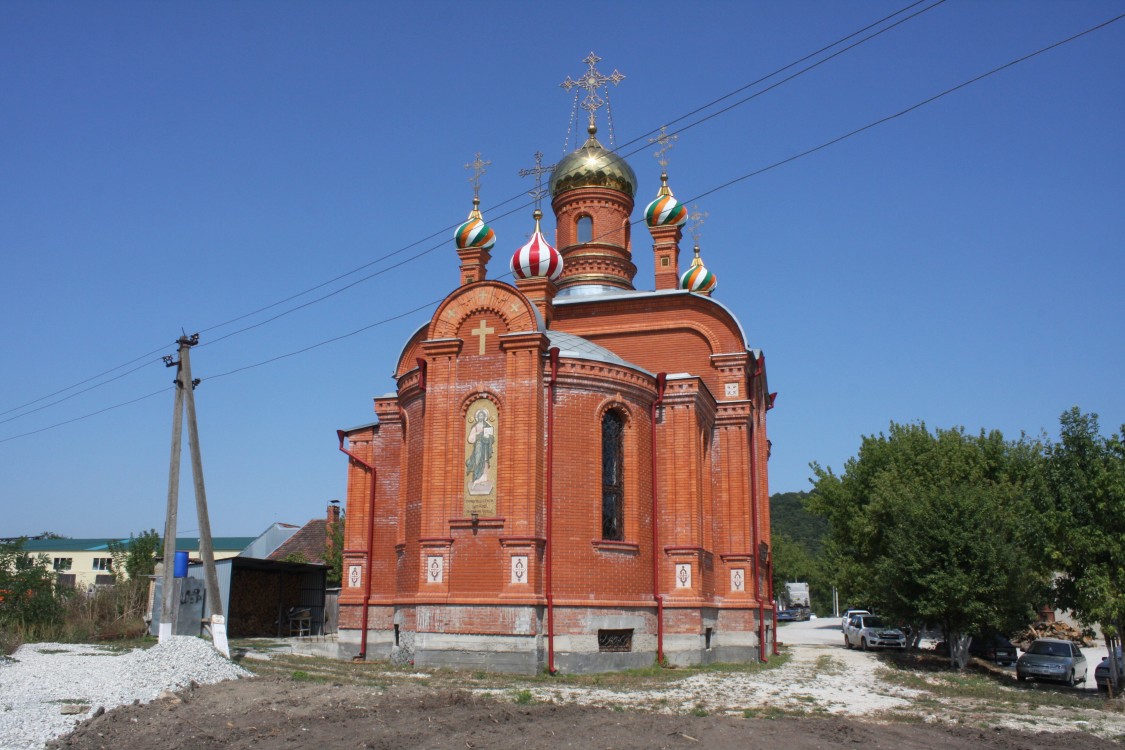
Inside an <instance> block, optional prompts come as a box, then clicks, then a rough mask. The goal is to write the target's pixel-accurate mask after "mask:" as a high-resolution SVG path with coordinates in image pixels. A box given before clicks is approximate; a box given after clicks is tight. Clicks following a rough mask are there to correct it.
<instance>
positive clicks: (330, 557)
mask: <svg viewBox="0 0 1125 750" xmlns="http://www.w3.org/2000/svg"><path fill="white" fill-rule="evenodd" d="M324 562H325V563H326V564H327V565H328V574H327V580H328V584H329V585H335V586H339V585H340V581H342V580H343V571H344V511H343V510H341V511H340V518H339V519H338V520H336V521H334V522H332V523H330V524H328V541H327V544H325V546H324Z"/></svg>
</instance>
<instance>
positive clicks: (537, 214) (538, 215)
mask: <svg viewBox="0 0 1125 750" xmlns="http://www.w3.org/2000/svg"><path fill="white" fill-rule="evenodd" d="M532 216H534V217H535V233H536V234H541V232H540V231H539V220H540V219H542V218H543V212H542V211H540V210H539V209H538V208H537V209H535V213H533V214H532Z"/></svg>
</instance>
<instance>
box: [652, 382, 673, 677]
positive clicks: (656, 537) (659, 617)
mask: <svg viewBox="0 0 1125 750" xmlns="http://www.w3.org/2000/svg"><path fill="white" fill-rule="evenodd" d="M667 380H668V373H666V372H662V373H659V374H658V375H657V376H656V400H655V401H653V402H652V414H651V415H650V417H649V420H648V421H649V425H650V426H651V427H652V447H651V450H650V451H649V453H651V454H652V595H653V598H655V599H656V663H657V664H660V665H663V664H664V594H662V593H660V555H659V550H660V523H659V522H660V508H659V507H658V504H657V497H658V496H659V493H658V492H657V484H656V408H657V407H658V406H660V405H661V404H663V403H664V386H665V384H666V383H667Z"/></svg>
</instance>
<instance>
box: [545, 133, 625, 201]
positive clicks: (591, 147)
mask: <svg viewBox="0 0 1125 750" xmlns="http://www.w3.org/2000/svg"><path fill="white" fill-rule="evenodd" d="M587 132H589V133H590V137H589V139H587V141H586V142H585V143H584V144H582V146H581V147H579V148H578V150H576V151H575V152H574V153H572V154H567V155H566V156H564V157H563V158H562V160H561V161H559V163H558V165H557V166H556V167H555V169H554V171H553V172H551V181H550V183H549V187H550V189H551V197H557V196H558V195H559V194H560V193H565V192H567V191H568V190H574V189H575V188H582V187H604V188H610V189H611V190H619V191H620V192H622V193H627V194H628V195H629V197H633V196H635V195H636V194H637V175H636V174H634V173H633V168H632V167H630V166H629V164H628V162H626V161H625V160H624V159H622V158H621V157H620V156H618V155H617V154H615V153H613V152H612V151H608V150H606V148H605V147H604V146H602V144H600V143H598V139H597V138H596V137H594V134H595V133H597V132H598V128H597V126H595V125H594V124H593V123H590V127H588V128H587Z"/></svg>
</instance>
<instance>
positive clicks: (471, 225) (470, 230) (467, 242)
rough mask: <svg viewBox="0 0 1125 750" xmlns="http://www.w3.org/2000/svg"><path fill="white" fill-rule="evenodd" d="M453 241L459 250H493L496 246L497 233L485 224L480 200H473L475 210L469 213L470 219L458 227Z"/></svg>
mask: <svg viewBox="0 0 1125 750" xmlns="http://www.w3.org/2000/svg"><path fill="white" fill-rule="evenodd" d="M453 241H454V242H456V243H457V249H458V250H469V249H471V248H477V249H480V250H491V249H492V246H493V245H495V244H496V233H495V232H493V231H492V227H490V226H488V225H487V224H485V223H484V217H483V216H481V213H480V198H473V210H472V211H470V212H469V219H468V221H466V222H465V223H464V224H462V225H461V226H459V227H457V231H455V232H454V233H453Z"/></svg>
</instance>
